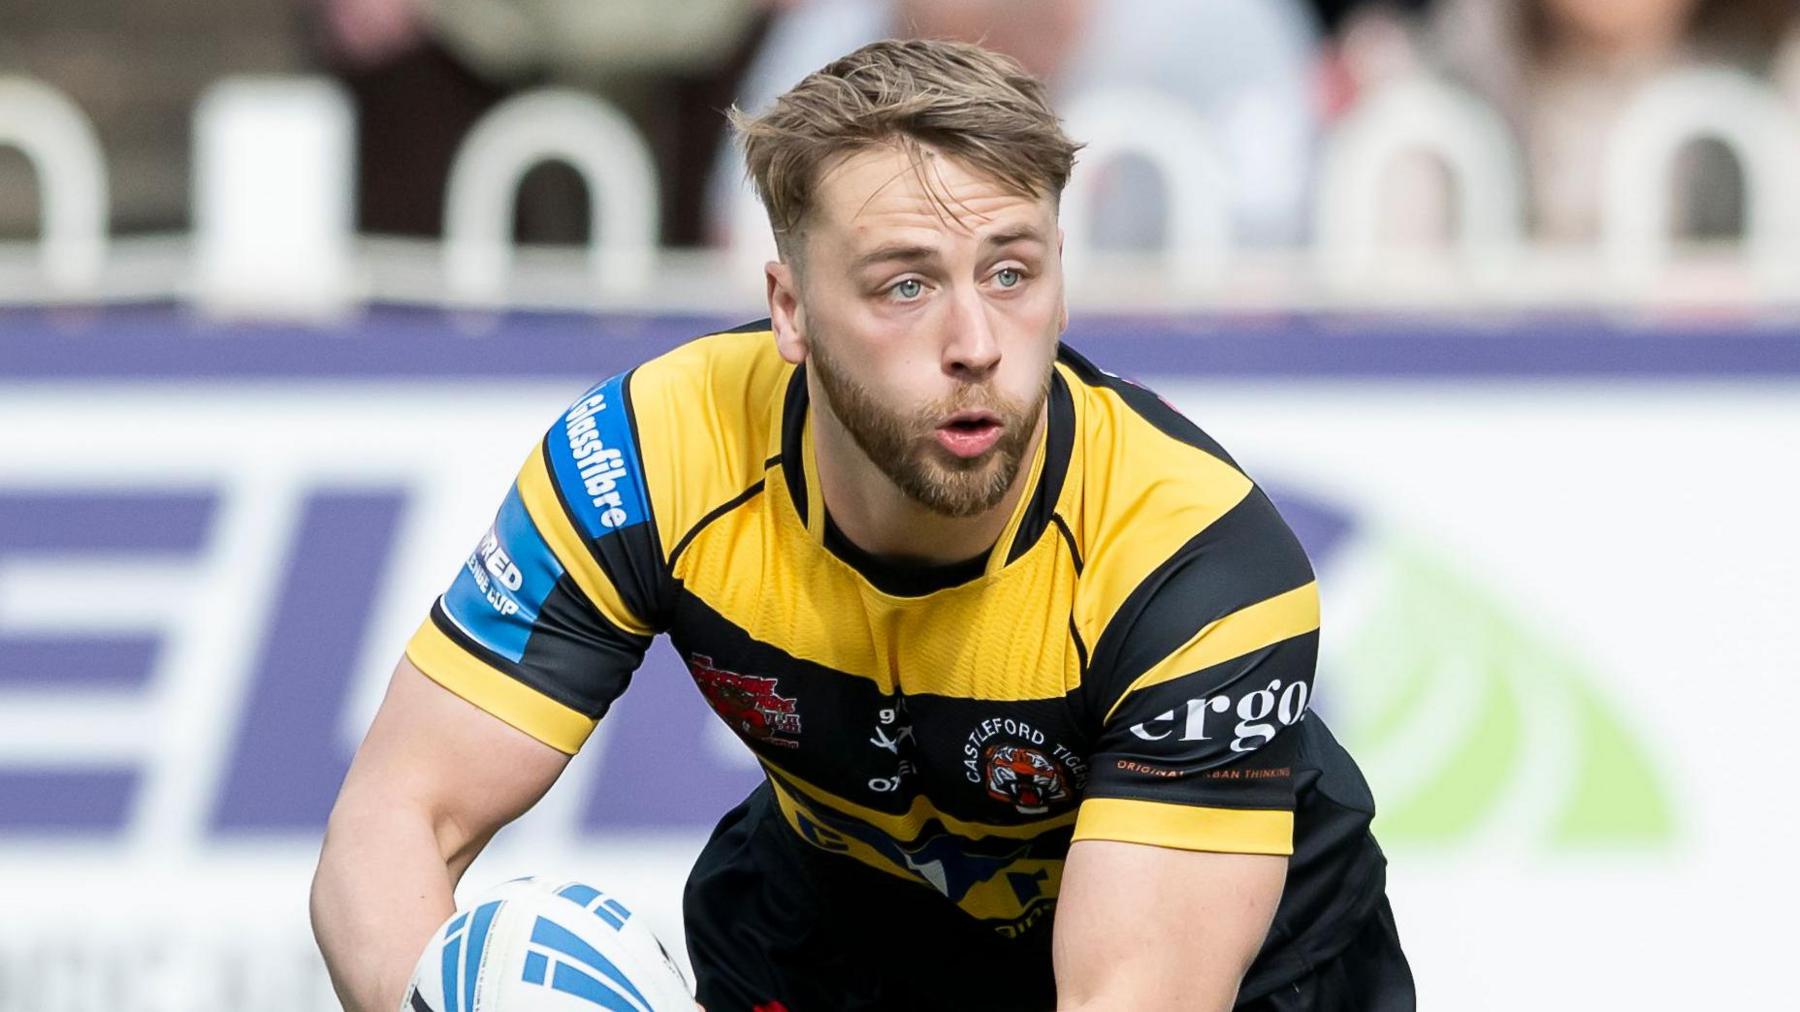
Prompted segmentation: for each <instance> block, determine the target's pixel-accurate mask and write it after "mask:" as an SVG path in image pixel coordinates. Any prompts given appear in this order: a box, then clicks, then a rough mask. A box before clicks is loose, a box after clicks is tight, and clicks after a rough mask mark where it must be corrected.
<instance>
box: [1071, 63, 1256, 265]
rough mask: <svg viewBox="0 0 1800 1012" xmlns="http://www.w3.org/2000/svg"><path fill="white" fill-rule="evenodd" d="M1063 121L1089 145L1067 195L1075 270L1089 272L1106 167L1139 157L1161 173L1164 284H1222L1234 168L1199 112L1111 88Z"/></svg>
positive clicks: (1083, 101)
mask: <svg viewBox="0 0 1800 1012" xmlns="http://www.w3.org/2000/svg"><path fill="white" fill-rule="evenodd" d="M1064 120H1065V122H1066V123H1067V127H1068V131H1069V134H1070V135H1071V136H1074V137H1079V138H1081V140H1082V141H1083V142H1084V143H1085V144H1086V145H1087V148H1086V149H1085V150H1084V151H1083V152H1082V167H1081V168H1082V171H1080V172H1077V173H1075V175H1074V176H1073V177H1071V178H1070V180H1069V186H1068V189H1067V190H1065V191H1064V192H1063V204H1062V225H1063V235H1064V243H1065V250H1066V253H1065V256H1066V258H1067V260H1068V264H1069V268H1070V270H1071V272H1074V271H1078V270H1079V269H1080V268H1081V267H1082V266H1083V260H1084V259H1085V258H1086V257H1087V255H1088V253H1089V251H1090V250H1091V249H1092V248H1093V245H1094V233H1095V225H1096V215H1097V213H1098V212H1099V210H1100V207H1101V200H1102V198H1103V196H1104V193H1103V190H1102V187H1103V185H1104V183H1105V180H1106V175H1105V171H1104V170H1105V168H1106V167H1107V165H1108V164H1109V163H1113V162H1116V161H1117V160H1119V159H1122V158H1126V157H1135V158H1138V159H1141V160H1143V161H1145V162H1147V163H1149V164H1150V165H1151V166H1152V167H1153V168H1155V169H1156V171H1157V174H1158V176H1160V177H1161V179H1162V184H1163V195H1164V198H1165V199H1166V200H1167V202H1168V203H1167V221H1168V225H1167V227H1166V228H1165V229H1164V233H1163V234H1164V235H1165V236H1166V237H1167V241H1166V243H1165V245H1164V247H1163V256H1162V272H1161V273H1162V278H1161V279H1160V280H1161V281H1163V282H1164V283H1166V284H1170V285H1175V286H1179V287H1183V288H1206V287H1211V286H1214V285H1217V284H1218V283H1219V282H1220V280H1221V279H1222V278H1223V276H1224V272H1225V268H1226V265H1227V264H1228V263H1229V262H1230V259H1231V249H1232V245H1233V242H1232V222H1231V208H1232V184H1231V170H1230V168H1229V167H1227V165H1226V162H1225V157H1224V155H1223V154H1221V153H1220V152H1219V149H1218V146H1217V145H1216V144H1215V143H1214V141H1213V133H1212V131H1211V130H1210V129H1209V128H1208V127H1207V125H1206V121H1205V120H1204V119H1202V118H1201V116H1200V114H1199V113H1197V112H1195V111H1194V110H1193V108H1192V107H1191V106H1189V105H1187V104H1186V103H1183V102H1179V101H1176V100H1175V99H1173V98H1170V97H1169V96H1167V95H1164V94H1161V93H1159V92H1155V91H1149V90H1146V89H1136V88H1134V89H1124V88H1106V89H1099V90H1096V91H1093V92H1090V93H1088V94H1086V95H1083V96H1082V97H1081V98H1080V99H1078V100H1076V101H1075V102H1073V103H1072V104H1071V105H1070V106H1069V107H1068V109H1067V110H1066V111H1065V114H1064Z"/></svg>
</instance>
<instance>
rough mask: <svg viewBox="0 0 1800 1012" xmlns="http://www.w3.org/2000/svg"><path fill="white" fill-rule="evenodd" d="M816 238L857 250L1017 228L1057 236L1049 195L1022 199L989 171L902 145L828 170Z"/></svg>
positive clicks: (858, 155) (858, 154)
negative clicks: (892, 242)
mask: <svg viewBox="0 0 1800 1012" xmlns="http://www.w3.org/2000/svg"><path fill="white" fill-rule="evenodd" d="M813 195H814V203H813V217H814V221H813V227H812V228H811V229H809V231H811V232H813V233H814V234H815V236H816V238H817V239H819V240H821V241H822V242H824V243H825V244H828V245H830V246H831V247H833V248H838V249H854V248H857V247H861V246H869V245H876V244H879V243H883V242H886V241H889V240H891V239H894V238H896V237H900V236H905V237H906V238H909V239H916V240H920V241H931V240H936V241H937V242H940V243H941V242H945V241H950V242H954V241H956V240H958V239H961V240H971V241H973V240H979V239H980V238H981V237H982V236H984V235H987V234H991V233H993V232H997V231H1000V230H1003V229H1006V228H1008V227H1011V226H1018V225H1035V226H1037V227H1038V228H1039V230H1040V232H1041V234H1046V235H1049V234H1054V224H1053V223H1054V221H1055V218H1056V209H1055V204H1054V202H1053V201H1052V200H1051V198H1050V197H1048V196H1042V197H1034V196H1031V195H1029V194H1022V193H1018V192H1016V191H1014V190H1012V189H1011V188H1009V187H1008V186H1007V185H1006V184H1005V183H1002V182H1001V181H1000V180H998V179H996V178H994V177H993V176H992V175H989V174H988V173H985V172H982V171H981V170H979V169H976V168H974V167H972V166H970V165H968V164H966V163H964V162H963V161H961V160H960V159H958V158H955V157H954V156H951V155H947V154H945V153H944V152H942V151H939V150H938V149H936V148H933V147H931V146H930V145H925V144H920V145H916V146H914V147H913V148H912V149H910V150H909V149H908V148H907V147H905V146H902V145H900V144H898V143H893V144H882V145H878V146H875V147H869V148H863V149H860V150H857V151H854V152H851V153H849V154H847V155H845V156H843V157H841V158H839V159H837V160H836V161H834V162H831V163H829V164H827V165H826V166H825V168H824V170H823V171H822V172H821V173H820V175H819V181H818V185H817V186H816V187H815V189H814V191H813Z"/></svg>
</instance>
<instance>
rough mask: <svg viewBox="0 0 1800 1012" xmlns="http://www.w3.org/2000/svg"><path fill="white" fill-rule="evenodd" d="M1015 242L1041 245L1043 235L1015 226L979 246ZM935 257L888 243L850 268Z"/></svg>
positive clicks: (931, 250) (923, 249)
mask: <svg viewBox="0 0 1800 1012" xmlns="http://www.w3.org/2000/svg"><path fill="white" fill-rule="evenodd" d="M1015 242H1035V243H1039V244H1042V243H1043V242H1044V235H1043V233H1042V232H1040V231H1038V230H1037V228H1036V227H1035V226H1032V225H1016V226H1014V227H1012V228H1008V229H1006V230H1004V231H1001V232H995V233H994V234H993V235H990V236H988V237H987V238H985V239H983V240H982V241H981V244H982V245H983V246H988V247H999V246H1008V245H1011V244H1013V243H1015ZM937 255H938V251H937V249H936V248H935V247H932V246H922V245H919V244H917V243H904V242H901V243H889V244H888V245H886V246H877V247H876V248H874V249H872V250H870V251H869V252H867V253H864V254H862V255H861V256H858V257H857V258H856V259H854V260H852V261H851V262H850V266H851V268H852V269H853V270H862V269H863V268H865V267H871V266H873V265H875V264H883V263H922V262H924V261H927V260H933V259H936V258H937Z"/></svg>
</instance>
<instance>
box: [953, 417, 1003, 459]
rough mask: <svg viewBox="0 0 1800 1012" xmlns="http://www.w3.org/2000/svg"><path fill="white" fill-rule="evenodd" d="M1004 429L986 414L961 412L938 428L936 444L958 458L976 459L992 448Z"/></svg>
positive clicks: (997, 421) (998, 420) (995, 418)
mask: <svg viewBox="0 0 1800 1012" xmlns="http://www.w3.org/2000/svg"><path fill="white" fill-rule="evenodd" d="M1004 428H1005V427H1004V426H1002V425H1001V424H1000V419H999V418H997V417H995V416H994V415H992V414H989V413H988V412H985V411H963V412H959V413H957V414H955V415H952V416H950V418H949V420H947V421H946V422H944V424H942V425H940V426H938V429H937V437H938V443H939V444H940V445H942V446H943V447H944V449H946V450H949V451H950V452H951V453H953V454H955V455H957V456H958V457H977V456H980V455H981V454H983V453H986V452H987V451H988V450H990V449H992V448H993V446H994V444H995V443H996V442H998V441H999V439H1000V433H1001V432H1002V431H1004Z"/></svg>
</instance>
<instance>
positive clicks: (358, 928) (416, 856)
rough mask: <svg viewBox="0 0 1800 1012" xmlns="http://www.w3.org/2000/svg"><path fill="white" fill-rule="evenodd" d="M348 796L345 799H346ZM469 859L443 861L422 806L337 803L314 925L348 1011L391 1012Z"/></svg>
mask: <svg viewBox="0 0 1800 1012" xmlns="http://www.w3.org/2000/svg"><path fill="white" fill-rule="evenodd" d="M345 800H346V801H349V800H350V799H345ZM466 864H467V862H466V861H462V862H454V863H453V862H451V861H449V860H447V859H446V858H445V857H444V855H443V853H442V851H441V849H440V845H439V842H438V838H437V834H436V833H435V832H434V831H433V828H432V825H431V821H430V819H429V818H428V817H426V815H425V814H424V813H423V812H420V811H418V810H416V809H412V808H408V807H406V806H392V807H387V808H383V807H381V806H377V805H366V806H360V807H359V806H355V805H353V804H351V805H346V804H345V803H342V802H340V804H339V806H338V809H337V810H336V811H334V812H333V813H332V817H331V823H330V825H329V827H328V828H327V829H326V833H325V845H324V850H323V852H322V853H321V854H320V857H319V869H318V872H317V874H316V875H315V876H314V878H313V887H312V904H311V906H312V924H313V934H314V935H315V937H316V938H317V939H318V943H319V951H320V952H322V953H323V954H324V956H325V965H326V967H327V968H328V969H329V970H330V971H331V982H332V986H333V987H335V988H336V989H337V995H338V1000H339V1001H340V1002H342V1003H343V1006H344V1008H345V1009H347V1010H349V1012H394V1010H396V1009H398V1008H400V1003H401V1001H402V1000H403V999H404V997H405V991H406V984H407V980H408V978H409V977H410V975H411V973H412V969H413V964H414V963H416V962H417V961H418V958H419V953H421V952H423V951H425V944H426V941H427V940H428V939H429V938H430V937H431V933H432V931H434V930H435V929H436V928H437V926H438V925H439V924H441V923H443V922H444V920H445V919H446V918H448V917H449V916H450V914H451V913H452V911H453V910H454V909H455V901H454V899H453V898H452V891H453V889H454V887H455V880H456V878H457V877H459V876H460V875H461V872H462V867H459V866H457V865H461V866H466Z"/></svg>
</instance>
